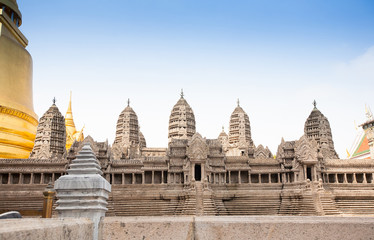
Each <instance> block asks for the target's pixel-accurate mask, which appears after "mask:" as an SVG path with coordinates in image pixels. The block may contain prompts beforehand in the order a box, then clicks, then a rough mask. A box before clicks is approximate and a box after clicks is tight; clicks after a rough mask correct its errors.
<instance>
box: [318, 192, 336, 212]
mask: <svg viewBox="0 0 374 240" xmlns="http://www.w3.org/2000/svg"><path fill="white" fill-rule="evenodd" d="M319 198H320V201H321V205H322V209H323V213H324V215H339V214H341V212H340V211H339V210H338V209H337V207H336V205H335V201H334V196H333V195H332V193H331V192H327V191H323V192H321V193H320V194H319Z"/></svg>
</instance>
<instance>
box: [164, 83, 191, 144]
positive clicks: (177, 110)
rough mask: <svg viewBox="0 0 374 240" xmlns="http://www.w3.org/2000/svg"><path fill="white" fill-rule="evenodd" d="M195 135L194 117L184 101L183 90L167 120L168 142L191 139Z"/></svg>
mask: <svg viewBox="0 0 374 240" xmlns="http://www.w3.org/2000/svg"><path fill="white" fill-rule="evenodd" d="M195 133H196V122H195V115H194V113H193V111H192V108H191V107H190V105H189V104H188V103H187V101H186V99H184V94H183V90H182V92H181V97H180V99H179V100H178V102H177V103H176V104H175V105H174V107H173V110H171V114H170V118H169V135H168V137H169V142H171V139H173V138H174V139H191V138H192V136H193V135H194V134H195Z"/></svg>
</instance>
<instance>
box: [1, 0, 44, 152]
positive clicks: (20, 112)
mask: <svg viewBox="0 0 374 240" xmlns="http://www.w3.org/2000/svg"><path fill="white" fill-rule="evenodd" d="M21 23H22V15H21V12H20V11H19V9H18V5H17V1H15V0H0V69H1V73H0V119H1V121H0V158H27V157H28V156H29V155H30V152H31V150H32V148H33V146H34V140H35V133H36V127H37V125H38V120H37V119H38V116H37V115H36V114H35V113H34V106H33V96H32V94H33V92H32V58H31V55H30V53H29V52H28V51H27V50H26V49H25V48H26V46H27V45H28V40H27V39H26V37H25V36H24V35H23V34H22V32H21V31H20V30H19V27H20V26H21Z"/></svg>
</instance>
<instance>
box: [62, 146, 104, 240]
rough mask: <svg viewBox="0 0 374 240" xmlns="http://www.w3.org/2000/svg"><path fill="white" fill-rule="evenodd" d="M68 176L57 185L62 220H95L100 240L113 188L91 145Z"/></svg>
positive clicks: (81, 154) (74, 162)
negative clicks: (78, 218)
mask: <svg viewBox="0 0 374 240" xmlns="http://www.w3.org/2000/svg"><path fill="white" fill-rule="evenodd" d="M67 172H68V175H64V176H62V177H60V178H59V179H58V180H57V181H56V183H55V189H56V192H57V198H58V201H57V205H58V206H57V208H56V210H57V211H58V213H59V217H60V218H65V217H75V218H77V217H84V218H91V219H92V221H93V223H94V228H93V235H94V237H93V239H98V227H99V222H100V219H101V218H102V217H104V216H105V212H106V211H107V210H108V209H107V207H106V206H107V200H108V195H109V193H110V191H111V186H110V184H109V182H108V181H107V180H105V179H104V178H103V177H102V176H101V175H102V171H101V167H100V163H99V161H98V160H97V159H96V156H95V154H94V153H93V151H92V149H91V147H90V145H89V143H85V144H84V146H83V148H82V150H81V151H80V152H79V153H78V155H77V157H76V159H74V160H73V161H72V164H70V166H69V170H67Z"/></svg>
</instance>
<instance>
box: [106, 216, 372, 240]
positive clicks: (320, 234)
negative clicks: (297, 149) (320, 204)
mask: <svg viewBox="0 0 374 240" xmlns="http://www.w3.org/2000/svg"><path fill="white" fill-rule="evenodd" d="M100 228H101V231H100V232H101V239H107V240H112V239H173V240H175V239H188V240H189V239H204V240H205V239H326V240H329V239H339V240H344V239H374V217H318V216H313V217H309V216H308V217H297V216H295V217H288V216H287V217H286V216H250V217H247V216H219V217H106V218H105V219H104V221H103V222H102V223H101V226H100ZM99 239H100V238H99Z"/></svg>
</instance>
